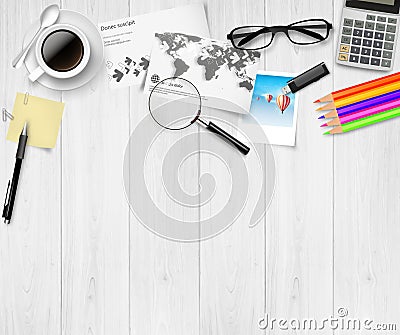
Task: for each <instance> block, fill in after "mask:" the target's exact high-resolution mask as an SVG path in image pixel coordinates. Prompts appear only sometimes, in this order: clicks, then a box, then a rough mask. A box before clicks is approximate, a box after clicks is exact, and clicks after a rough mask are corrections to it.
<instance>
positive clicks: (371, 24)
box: [365, 22, 375, 30]
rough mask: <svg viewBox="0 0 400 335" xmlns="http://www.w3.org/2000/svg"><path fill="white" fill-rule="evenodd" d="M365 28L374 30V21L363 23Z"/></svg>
mask: <svg viewBox="0 0 400 335" xmlns="http://www.w3.org/2000/svg"><path fill="white" fill-rule="evenodd" d="M365 29H370V30H374V29H375V23H373V22H367V23H366V24H365Z"/></svg>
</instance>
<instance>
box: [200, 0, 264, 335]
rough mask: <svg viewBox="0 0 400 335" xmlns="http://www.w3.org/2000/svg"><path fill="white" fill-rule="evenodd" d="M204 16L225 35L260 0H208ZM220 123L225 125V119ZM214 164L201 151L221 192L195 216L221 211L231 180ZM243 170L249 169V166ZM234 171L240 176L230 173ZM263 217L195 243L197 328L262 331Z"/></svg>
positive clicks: (257, 17)
mask: <svg viewBox="0 0 400 335" xmlns="http://www.w3.org/2000/svg"><path fill="white" fill-rule="evenodd" d="M207 17H208V23H209V27H210V32H211V36H212V37H213V38H216V39H219V40H223V41H224V40H226V34H227V33H228V32H229V31H231V30H232V29H233V28H234V27H236V26H240V25H246V24H252V23H256V24H259V23H261V24H262V23H263V22H264V1H258V0H257V1H243V0H237V1H229V2H226V1H225V2H222V1H208V2H207ZM261 64H262V62H261ZM261 68H262V65H261ZM216 123H218V122H217V121H216ZM219 124H220V125H221V127H223V128H225V129H227V128H226V125H225V126H224V125H222V123H221V122H219ZM228 131H229V130H228ZM218 140H219V139H218V138H213V137H211V136H210V137H202V141H203V142H206V141H208V142H210V143H211V144H210V146H211V145H212V143H215V142H216V141H218ZM227 146H228V145H227ZM229 149H231V148H229ZM252 150H253V149H252ZM263 150H264V146H263V145H259V149H258V151H259V152H261V154H262V153H263ZM230 155H232V156H233V155H240V154H238V153H237V152H235V149H233V148H232V149H231V150H227V151H226V154H225V157H221V158H218V159H219V160H220V159H224V160H226V162H227V164H228V171H230V170H231V169H232V167H231V166H230V164H232V162H231V159H230V157H229V156H230ZM241 158H242V157H241ZM243 159H244V160H245V159H246V158H243ZM261 159H263V157H261ZM215 164H217V163H216V158H215V157H212V156H208V155H204V154H203V155H202V156H201V166H200V171H203V170H204V171H208V170H209V171H212V172H213V177H214V178H215V179H216V181H218V184H217V192H221V193H222V194H225V196H223V195H222V196H217V195H216V196H215V197H214V199H213V201H212V202H211V203H210V204H209V205H208V206H203V207H202V208H201V217H200V219H203V218H207V217H209V216H213V215H216V213H218V211H217V209H218V208H221V211H223V210H224V208H225V207H229V205H230V204H229V205H228V204H225V201H226V200H227V198H228V196H230V194H229V190H230V185H231V184H232V183H234V182H235V181H232V180H231V179H230V177H231V176H230V175H229V174H228V173H227V171H225V170H224V169H219V170H217V169H215V168H213V166H215ZM247 172H248V173H250V174H251V173H252V169H251V167H250V168H249V170H248V171H247ZM235 177H236V178H238V177H239V176H232V178H235ZM241 177H242V176H241ZM245 186H246V187H247V185H245ZM246 191H247V190H246V189H243V192H246ZM242 196H243V195H242ZM237 198H240V195H239V196H233V197H232V201H235V200H236V199H237ZM204 200H205V199H202V201H201V202H203V201H204ZM233 210H235V209H233ZM228 223H229V222H228ZM264 223H265V221H264V220H262V221H261V222H260V223H259V224H258V225H257V226H256V227H254V228H249V226H248V225H249V222H246V221H245V220H244V219H242V217H240V218H239V219H238V220H236V221H235V222H234V223H233V224H232V226H230V228H228V229H227V230H226V231H224V232H222V233H221V234H219V235H218V236H216V237H214V238H212V239H209V240H206V241H204V242H202V243H201V244H200V334H245V333H248V334H256V333H261V332H259V331H258V326H257V322H258V318H259V317H261V316H262V315H263V312H264V305H265V300H264V299H265V298H264V297H265V282H264V278H265V249H264V247H265V244H264V242H265V231H264V228H265V226H264Z"/></svg>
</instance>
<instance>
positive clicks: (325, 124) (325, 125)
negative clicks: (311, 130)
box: [320, 123, 328, 127]
mask: <svg viewBox="0 0 400 335" xmlns="http://www.w3.org/2000/svg"><path fill="white" fill-rule="evenodd" d="M327 126H328V124H327V123H324V124H321V125H320V127H327Z"/></svg>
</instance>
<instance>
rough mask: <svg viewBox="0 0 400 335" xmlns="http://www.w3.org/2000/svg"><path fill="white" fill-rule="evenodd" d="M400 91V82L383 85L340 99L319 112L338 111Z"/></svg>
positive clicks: (321, 108) (319, 109)
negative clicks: (340, 108)
mask: <svg viewBox="0 0 400 335" xmlns="http://www.w3.org/2000/svg"><path fill="white" fill-rule="evenodd" d="M399 89H400V81H398V82H394V83H391V84H388V85H383V86H380V87H378V88H374V89H372V90H368V91H363V92H361V93H358V94H356V95H351V96H348V97H345V98H343V99H340V100H338V101H336V100H335V101H333V102H331V103H329V104H327V105H325V106H323V107H320V108H318V109H317V111H324V110H331V109H335V108H336V109H337V108H339V107H343V106H347V105H350V104H353V103H356V102H359V101H363V100H366V99H370V98H373V97H376V96H378V95H382V94H385V93H389V92H393V91H396V90H399Z"/></svg>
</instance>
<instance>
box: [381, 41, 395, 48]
mask: <svg viewBox="0 0 400 335" xmlns="http://www.w3.org/2000/svg"><path fill="white" fill-rule="evenodd" d="M393 45H394V44H393V43H390V42H385V44H384V45H383V47H384V48H385V49H386V50H393Z"/></svg>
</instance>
